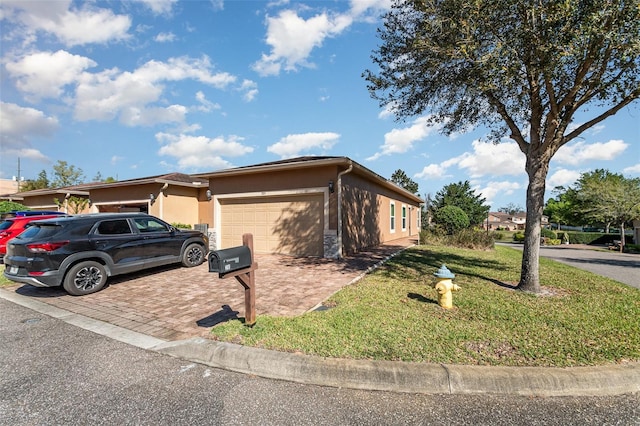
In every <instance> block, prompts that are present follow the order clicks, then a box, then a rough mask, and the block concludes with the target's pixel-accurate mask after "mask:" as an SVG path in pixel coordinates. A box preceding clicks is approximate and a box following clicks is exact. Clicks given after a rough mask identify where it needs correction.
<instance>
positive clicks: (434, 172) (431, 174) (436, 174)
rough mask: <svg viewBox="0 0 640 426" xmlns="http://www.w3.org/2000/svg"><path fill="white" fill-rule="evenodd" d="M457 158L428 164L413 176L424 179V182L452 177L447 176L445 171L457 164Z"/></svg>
mask: <svg viewBox="0 0 640 426" xmlns="http://www.w3.org/2000/svg"><path fill="white" fill-rule="evenodd" d="M458 161H459V157H454V158H450V159H449V160H446V161H443V162H442V163H439V164H429V165H428V166H425V167H424V168H423V169H422V171H421V172H418V173H416V174H415V175H413V177H414V178H418V179H425V180H435V179H444V178H449V177H451V176H452V175H451V174H447V170H448V169H449V168H450V167H451V166H454V165H456V164H457V163H458Z"/></svg>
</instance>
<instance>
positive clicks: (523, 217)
mask: <svg viewBox="0 0 640 426" xmlns="http://www.w3.org/2000/svg"><path fill="white" fill-rule="evenodd" d="M526 223H527V214H526V213H524V212H519V213H515V214H509V213H501V212H489V214H488V217H487V221H486V222H485V223H484V224H483V228H484V229H487V227H488V228H489V230H498V229H500V230H505V231H519V230H524V227H525V225H526ZM548 224H549V218H548V217H547V216H542V226H546V225H548Z"/></svg>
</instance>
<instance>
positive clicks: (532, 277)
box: [517, 155, 549, 293]
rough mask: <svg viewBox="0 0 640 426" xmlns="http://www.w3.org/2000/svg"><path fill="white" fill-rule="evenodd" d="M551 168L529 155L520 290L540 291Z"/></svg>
mask: <svg viewBox="0 0 640 426" xmlns="http://www.w3.org/2000/svg"><path fill="white" fill-rule="evenodd" d="M548 170H549V164H548V162H546V163H545V162H543V161H542V162H541V161H540V160H536V159H534V160H532V159H531V158H530V155H527V174H528V175H529V185H528V186H527V223H526V225H525V231H524V235H525V238H524V250H523V252H522V269H521V271H520V282H519V283H518V287H517V288H518V290H523V291H529V292H532V293H539V292H540V229H541V225H542V210H543V209H544V191H545V185H546V179H547V171H548Z"/></svg>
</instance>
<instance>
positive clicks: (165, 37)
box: [154, 32, 176, 43]
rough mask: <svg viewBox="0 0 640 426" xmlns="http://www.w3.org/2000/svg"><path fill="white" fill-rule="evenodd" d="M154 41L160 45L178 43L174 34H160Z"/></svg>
mask: <svg viewBox="0 0 640 426" xmlns="http://www.w3.org/2000/svg"><path fill="white" fill-rule="evenodd" d="M154 40H155V41H156V42H158V43H171V42H172V41H176V35H175V34H174V33H172V32H168V33H160V34H158V35H156V36H155V38H154Z"/></svg>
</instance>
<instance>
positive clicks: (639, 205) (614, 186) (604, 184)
mask: <svg viewBox="0 0 640 426" xmlns="http://www.w3.org/2000/svg"><path fill="white" fill-rule="evenodd" d="M575 199H576V200H577V203H578V210H579V211H580V213H581V217H582V221H583V224H588V223H594V222H596V223H604V224H605V225H608V224H609V223H612V224H615V225H617V226H618V227H619V228H620V240H621V241H622V246H624V243H625V235H624V228H625V224H626V223H629V222H631V221H632V220H634V219H640V178H635V179H627V178H625V177H624V176H623V175H621V174H618V173H611V172H610V171H608V170H603V169H597V170H594V171H592V172H587V173H583V174H582V175H581V176H580V178H579V179H578V181H577V182H576V188H575ZM607 227H608V226H607ZM621 248H622V247H621Z"/></svg>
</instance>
